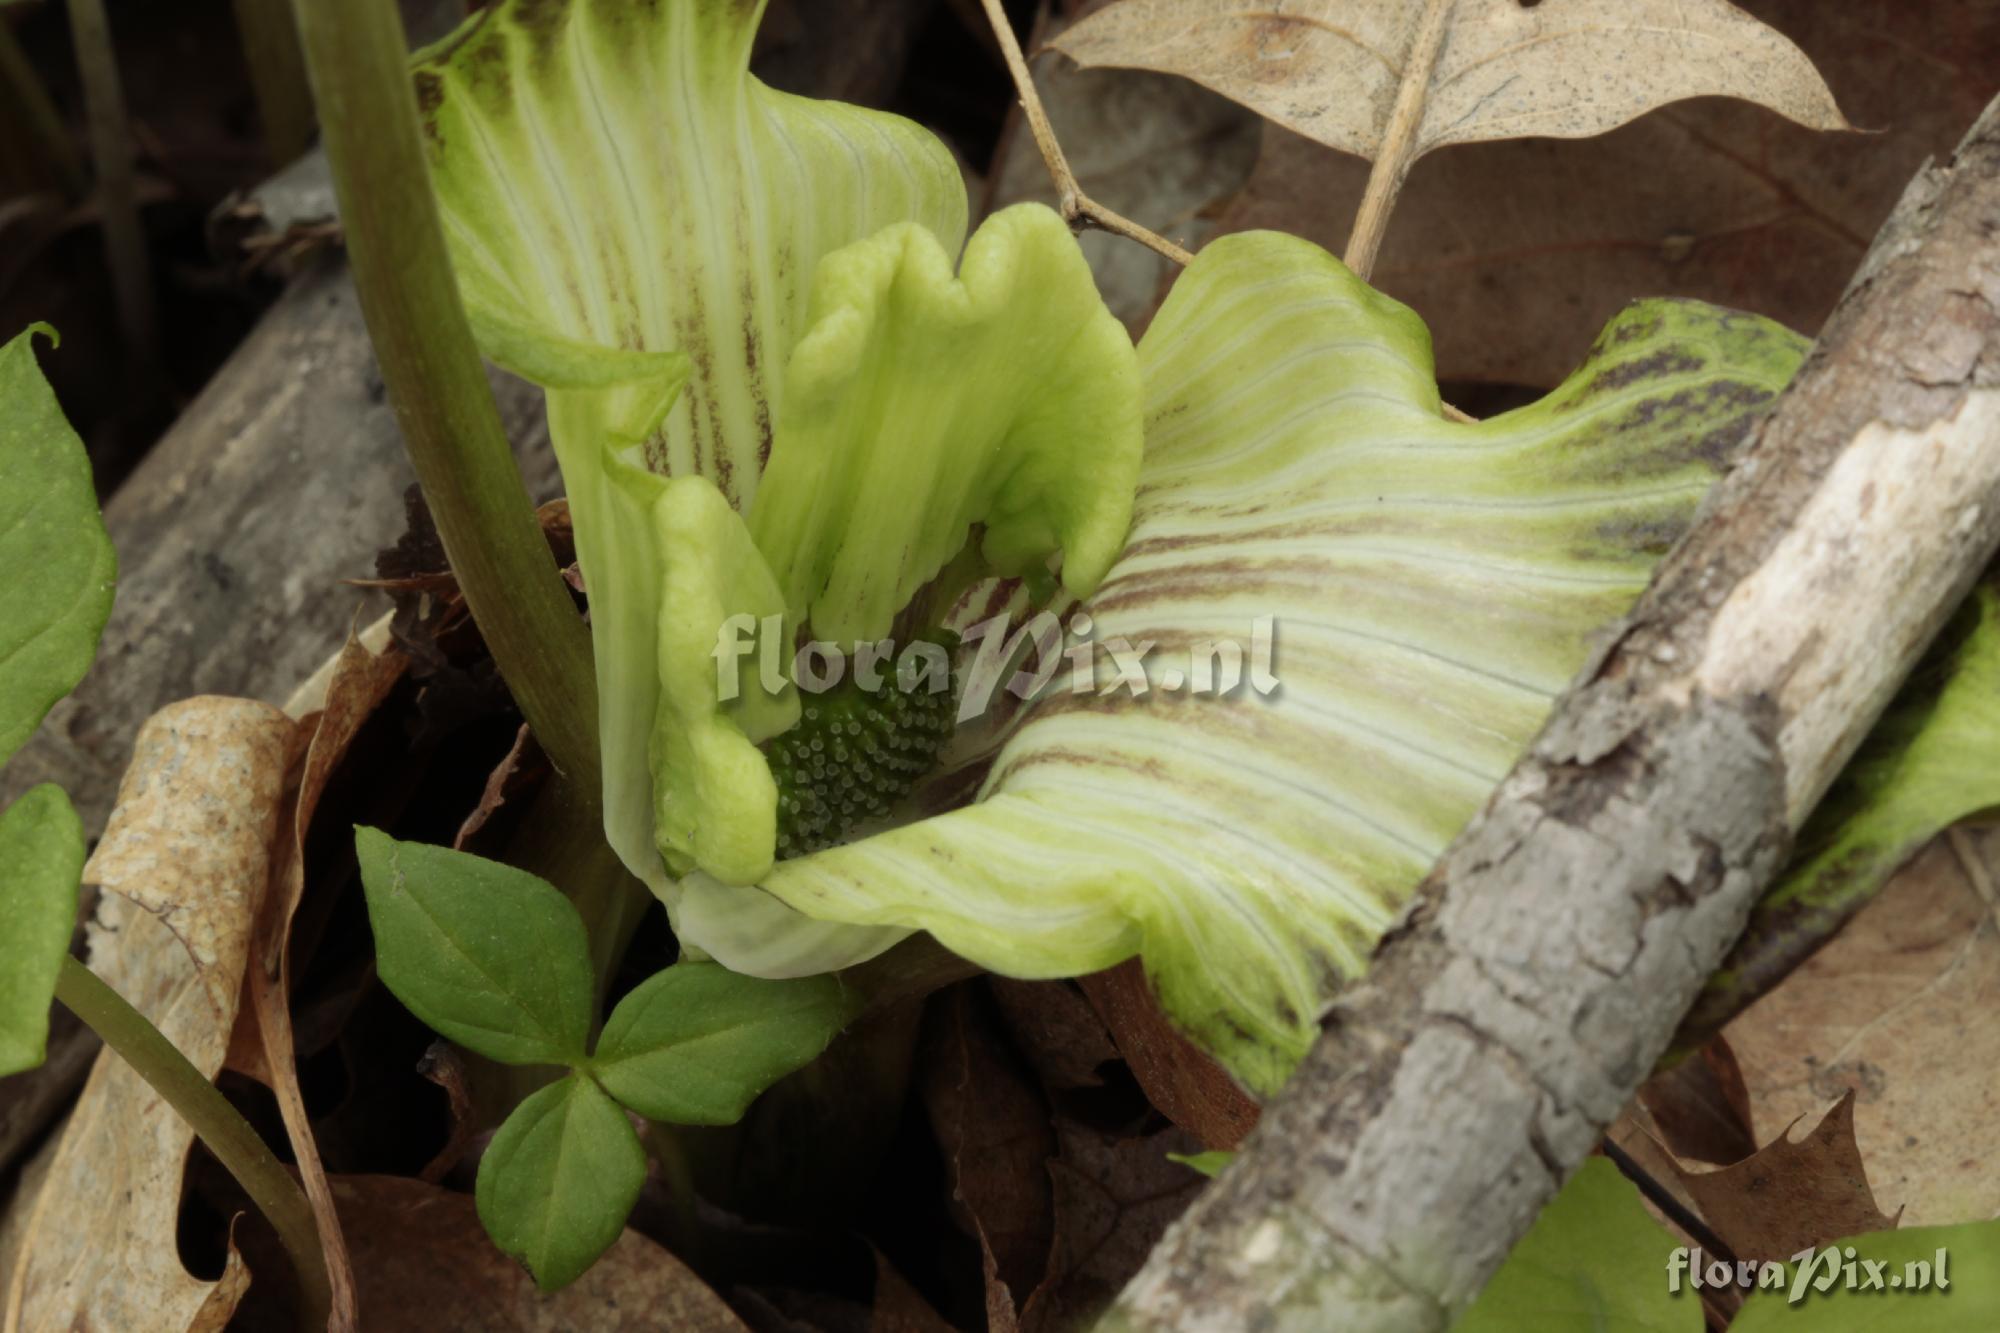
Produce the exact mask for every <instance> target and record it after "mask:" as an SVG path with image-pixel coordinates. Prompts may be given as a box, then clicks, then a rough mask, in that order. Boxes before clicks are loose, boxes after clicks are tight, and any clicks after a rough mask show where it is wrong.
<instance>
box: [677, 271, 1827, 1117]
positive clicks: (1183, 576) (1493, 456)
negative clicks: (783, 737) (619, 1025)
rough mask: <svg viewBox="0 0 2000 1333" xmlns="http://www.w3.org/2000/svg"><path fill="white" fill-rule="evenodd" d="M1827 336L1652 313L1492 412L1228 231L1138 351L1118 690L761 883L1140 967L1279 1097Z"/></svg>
mask: <svg viewBox="0 0 2000 1333" xmlns="http://www.w3.org/2000/svg"><path fill="white" fill-rule="evenodd" d="M1804 349H1805V343H1804V341H1803V340H1802V339H1800V338H1798V337H1796V336H1795V335H1793V334H1790V333H1788V332H1786V331H1785V330H1783V329H1781V328H1779V327H1778V326H1777V325H1775V324H1772V323H1770V322H1768V321H1766V320H1761V319H1757V318H1755V317H1752V316H1747V315H1739V314H1734V313H1730V312H1725V311H1720V310H1716V309H1714V308H1713V307H1709V306H1705V305H1700V304H1697V303H1690V302H1676V301H1661V302H1647V303H1642V304H1640V305H1637V306H1634V307H1632V308H1631V309H1630V310H1628V311H1627V312H1626V313H1625V314H1623V315H1621V316H1620V317H1619V318H1618V319H1617V320H1615V321H1614V322H1613V323H1612V324H1611V325H1610V327H1609V328H1607V329H1606V330H1605V332H1604V334H1603V336H1602V337H1601V338H1600V339H1599V340H1598V343H1597V345H1596V347H1595V348H1594V349H1593V350H1592V352H1591V354H1590V357H1589V358H1588V360H1587V361H1586V362H1585V363H1584V365H1583V366H1582V367H1581V368H1579V369H1578V371H1577V372H1576V374H1575V375H1573V376H1572V377H1571V378H1570V379H1569V380H1568V381H1567V382H1566V383H1565V384H1563V385H1562V386H1561V387H1559V388H1558V389H1556V390H1555V391H1554V392H1553V393H1551V394H1550V395H1549V396H1548V397H1547V398H1545V399H1543V400H1542V401H1541V402H1539V403H1536V404H1534V405H1532V406H1529V407H1526V408H1523V409H1521V410H1519V411H1516V412H1510V413H1507V414H1506V415H1504V416H1500V417H1496V418H1493V419H1492V420H1488V421H1483V422H1480V423H1477V424H1473V425H1466V424H1460V423H1455V422H1452V421H1448V420H1446V419H1445V418H1444V417H1443V415H1442V414H1441V411H1440V405H1439V397H1438V391H1437V385H1436V383H1435V380H1434V377H1433V370H1432V365H1431V358H1430V343H1429V337H1428V334H1427V333H1426V331H1425V329H1424V326H1423V324H1422V323H1421V321H1419V320H1418V319H1417V317H1416V316H1415V315H1414V314H1413V313H1412V312H1411V311H1409V310H1408V309H1406V308H1404V307H1403V306H1401V305H1399V304H1397V303H1396V302H1394V301H1391V300H1389V299H1388V298H1387V297H1384V296H1382V295H1380V294H1379V293H1377V292H1375V291H1373V290H1372V289H1370V288H1369V287H1368V286H1367V285H1366V284H1365V283H1363V282H1361V281H1360V280H1359V279H1357V278H1356V277H1354V275H1353V274H1352V273H1350V272H1348V270H1347V269H1346V268H1344V267H1343V266H1342V265H1341V264H1340V263H1339V262H1338V261H1337V260H1335V259H1333V258H1332V257H1331V256H1329V255H1327V254H1325V253H1324V252H1323V251H1320V250H1319V249H1317V248H1316V247H1314V246H1312V245H1309V244H1308V243H1306V242H1304V241H1301V240H1298V239H1296V238H1292V237H1287V236H1280V235H1276V234H1271V233H1259V234H1248V235H1239V236H1232V237H1228V238H1225V239H1223V240H1220V241H1217V242H1215V243H1213V244H1211V245H1210V246H1209V247H1208V248H1207V249H1205V250H1204V251H1203V252H1202V253H1201V254H1200V255H1199V256H1198V257H1197V258H1196V260H1195V262H1194V264H1193V265H1192V266H1191V267H1190V268H1189V269H1188V270H1187V271H1186V273H1184V274H1183V275H1182V276H1181V278H1180V280H1179V282H1178V283H1177V285H1176V286H1175V288H1174V290H1173V293H1172V294H1171V296H1170V297H1169V299H1168V300H1167V302H1166V304H1165V305H1164V306H1163V308H1162V309H1161V311H1160V313H1159V315H1158V317H1157V318H1156V319H1155V320H1154V322H1153V325H1152V327H1151V329H1150V330H1149V331H1148V333H1147V334H1146V337H1145V339H1144V340H1143V342H1142V343H1141V344H1140V348H1139V353H1140V364H1141V368H1142V371H1143V374H1144V377H1145V386H1146V415H1147V425H1146V431H1147V438H1146V457H1145V461H1144V464H1143V467H1142V471H1141V476H1140V485H1139V494H1138V498H1137V502H1136V504H1135V508H1134V518H1133V525H1132V532H1131V536H1130V539H1129V541H1128V543H1127V545H1126V547H1125V550H1124V552H1123V554H1122V555H1121V556H1120V558H1119V560H1118V562H1117V563H1116V565H1114V566H1113V568H1112V570H1111V572H1110V574H1109V576H1108V577H1107V578H1106V579H1105V581H1104V583H1103V585H1102V586H1101V587H1100V588H1099V589H1098V590H1097V592H1096V593H1095V594H1094V595H1093V596H1092V597H1090V598H1089V599H1088V600H1087V601H1086V603H1085V608H1084V609H1085V610H1086V611H1087V612H1088V613H1089V616H1090V618H1091V620H1092V622H1093V625H1092V633H1091V635H1090V639H1091V641H1092V642H1094V643H1096V644H1098V645H1099V646H1100V647H1099V651H1098V654H1097V667H1098V669H1097V671H1096V672H1095V673H1094V674H1091V673H1086V674H1085V675H1084V678H1083V682H1082V683H1083V684H1084V686H1085V687H1086V688H1085V689H1084V690H1083V692H1081V693H1079V692H1077V691H1076V690H1075V689H1074V688H1073V685H1072V684H1071V671H1070V664H1069V663H1068V662H1067V661H1064V662H1061V663H1059V664H1058V665H1059V667H1060V673H1059V677H1060V679H1059V683H1058V684H1057V687H1056V688H1055V690H1054V692H1053V693H1052V694H1050V695H1049V697H1047V698H1045V699H1043V700H1041V701H1040V702H1038V703H1037V704H1035V705H1034V707H1033V709H1032V711H1031V712H1030V714H1029V716H1028V719H1027V721H1026V722H1025V723H1024V724H1023V725H1021V726H1020V727H1019V728H1018V729H1017V730H1016V731H1014V733H1013V735H1012V737H1011V739H1010V740H1009V741H1008V742H1007V744H1006V746H1005V748H1004V749H1003V750H1002V751H1001V752H1000V754H999V755H998V757H997V758H996V760H995V761H994V763H993V766H992V769H991V772H990V774H989V775H988V777H987V779H986V783H985V786H984V788H983V799H981V800H980V802H979V803H977V804H975V805H972V806H970V807H968V808H965V809H962V810H958V811H955V812H953V813H950V814H947V815H944V816H942V817H938V818H932V819H926V820H922V821H920V822H917V823H914V824H911V825H908V826H906V827H903V828H899V829H896V830H893V831H890V832H886V833H881V834H878V835H876V836H874V837H870V838H866V839H863V840H861V841H859V842H854V843H850V844H847V845H845V846H842V847H837V848H833V849H830V850H828V851H824V852H820V853H817V854H815V855H812V856H808V857H804V858H801V859H798V860H794V861H786V862H783V863H781V864H780V865H779V866H778V867H777V868H776V869H775V870H773V871H772V873H771V874H770V875H769V876H768V877H767V878H766V879H765V880H764V881H763V888H764V889H766V890H767V891H769V892H770V893H771V894H773V895H775V896H776V897H777V898H779V899H781V900H782V901H784V902H786V903H788V904H790V905H791V906H793V907H795V908H797V909H798V910H799V911H800V912H803V913H807V914H809V915H812V916H816V917H819V918H822V919H824V920H828V921H844V922H850V923H856V924H866V925H873V926H880V927H901V928H906V929H908V928H914V929H922V930H927V931H930V932H931V933H932V934H933V935H935V936H936V937H937V938H938V939H939V940H940V941H941V942H943V943H944V944H945V945H946V946H947V947H948V948H950V949H951V950H953V951H954V952H956V953H959V954H961V955H962V956H964V957H966V958H969V959H971V960H973V961H975V962H977V963H980V964H982V965H984V966H986V967H988V968H990V969H992V970H994V971H997V972H1002V973H1006V974H1008V975H1013V976H1023V977H1054V976H1072V975H1078V974H1081V973H1086V972H1092V971H1096V970H1098V969H1100V968H1105V967H1109V966H1111V965H1112V964H1114V963H1117V962H1119V961H1120V960H1122V959H1124V958H1127V957H1130V956H1131V955H1133V954H1134V953H1137V954H1140V955H1142V956H1143V958H1144V960H1145V965H1146V972H1147V975H1148V977H1149V978H1150V980H1151V982H1152V985H1153V988H1154V990H1155V992H1156V993H1157V994H1158V995H1159V997H1160V999H1161V1001H1162V1003H1163V1004H1164V1005H1165V1007H1166V1009H1167V1011H1168V1013H1169V1014H1171V1015H1172V1016H1173V1017H1174V1018H1175V1020H1176V1021H1177V1022H1178V1023H1179V1024H1180V1025H1181V1026H1182V1027H1183V1028H1185V1029H1186V1030H1187V1031H1188V1032H1189V1034H1190V1035H1192V1036H1193V1037H1194V1038H1195V1039H1197V1040H1198V1041H1200V1042H1201V1043H1202V1044H1203V1045H1204V1046H1206V1047H1207V1048H1208V1049H1209V1050H1210V1051H1212V1052H1214V1053H1216V1054H1217V1055H1218V1057H1219V1058H1221V1060H1222V1061H1223V1062H1224V1063H1225V1064H1226V1065H1227V1066H1228V1067H1229V1068H1230V1069H1231V1070H1232V1071H1233V1072H1234V1073H1235V1074H1236V1075H1237V1076H1238V1077H1239V1078H1241V1079H1242V1080H1243V1081H1244V1082H1245V1083H1246V1084H1247V1085H1248V1086H1249V1087H1251V1088H1252V1089H1253V1090H1255V1091H1258V1092H1260V1093H1268V1092H1270V1091H1271V1090H1273V1089H1274V1088H1276V1087H1277V1086H1278V1085H1279V1084H1281V1083H1282V1082H1283V1081H1284V1079H1285V1078H1286V1076H1287V1075H1289V1073H1290V1072H1291V1070H1292V1068H1293V1067H1294V1065H1295V1064H1296V1062H1297V1061H1298V1060H1299V1059H1300V1058H1301V1057H1302V1056H1303V1055H1304V1053H1305V1052H1306V1050H1307V1049H1308V1048H1309V1047H1310V1045H1311V1043H1312V1040H1313V1038H1314V1037H1315V1036H1316V1035H1317V1034H1318V1031H1319V1019H1320V1016H1321V1014H1322V1013H1323V1012H1324V1011H1325V1010H1326V1008H1327V1006H1328V1005H1329V1003H1330V1002H1331V1000H1332V998H1333V996H1334V995H1335V994H1336V993H1337V992H1338V990H1339V988H1340V987H1341V986H1342V985H1343V984H1344V982H1345V981H1346V980H1347V979H1350V978H1352V977H1354V976H1356V975H1357V974H1359V972H1360V971H1361V970H1362V968H1363V967H1364V965H1365V963H1366V961H1367V959H1368V956H1369V954H1370V952H1371V950H1372V948H1373V945H1374V943H1375V941H1376V939H1377V938H1378V937H1379V936H1380V935H1381V933H1382V931H1383V930H1384V929H1385V928H1386V927H1387V925H1388V924H1389V922H1390V921H1391V920H1392V919H1393V917H1394V916H1395V913H1396V912H1397V910H1398V909H1399V908H1400V907H1401V906H1402V904H1403V902H1404V901H1405V900H1406V899H1407V898H1408V896H1409V894H1410V892H1411V891H1412V890H1413V889H1414V887H1415V886H1416V885H1417V883H1418V882H1419V881H1420V880H1421V879H1422V877H1423V875H1424V873H1425V872H1426V870H1428V868H1429V867H1430V865H1431V864H1432V863H1433V862H1434V861H1435V860H1436V859H1437V857H1438V855H1439V854H1440V853H1441V852H1442V851H1443V850H1444V849H1445V847H1446V846H1447V845H1448V844H1449V843H1450V841H1451V839H1452V838H1453V837H1454V836H1455V835H1456V834H1457V832H1458V831H1459V829H1460V828H1461V827H1462V826H1463V825H1464V823H1465V822H1466V820H1467V819H1468V818H1470V817H1471V815H1472V814H1473V812H1475V811H1476V810H1477V809H1478V808H1479V806H1480V804H1481V803H1482V802H1484V801H1485V800H1486V798H1487V796H1488V794H1489V793H1490V792H1491V791H1492V789H1493V787H1494V786H1495V785H1496V784H1497V783H1498V782H1499V781H1500V779H1501V778H1502V777H1504V776H1505V774H1506V773H1507V771H1508V769H1509V768H1510V766H1511V765H1512V764H1513V762H1514V760H1515V758H1516V757H1517V756H1518V755H1519V753H1520V751H1521V749H1522V748H1523V747H1524V746H1525V745H1526V743H1527V742H1528V740H1529V739H1530V737H1532V736H1533V734H1534V732H1535V730H1536V729H1537V728H1538V727H1539V726H1540V725H1541V723H1542V721H1543V719H1544V718H1545V716H1546V715H1547V713H1548V710H1549V707H1550V705H1551V703H1552V701H1553V700H1554V699H1555V697H1556V696H1557V695H1558V694H1559V693H1560V692H1561V691H1562V690H1563V688H1564V687H1565V686H1566V685H1567V683H1568V681H1569V678H1570V676H1571V675H1572V674H1573V673H1574V672H1575V671H1576V670H1577V668H1578V667H1579V666H1581V665H1582V663H1583V661H1584V660H1585V657H1586V656H1587V653H1588V650H1589V646H1590V644H1591V642H1592V636H1593V634H1595V633H1596V632H1598V631H1599V630H1600V629H1601V628H1602V627H1604V626H1606V625H1608V624H1609V623H1610V622H1611V621H1614V620H1615V619H1616V618H1617V617H1618V616H1619V615H1620V614H1622V613H1623V612H1624V611H1625V610H1626V609H1627V608H1628V607H1629V606H1630V605H1631V604H1632V602H1633V601H1634V599H1635V598H1636V597H1637V595H1638V594H1639V592H1640V591H1641V590H1642V589H1643V587H1644V586H1645V582H1646V579H1647V577H1648V574H1649V572H1650V570H1651V567H1652V565H1653V562H1654V561H1655V560H1657V559H1658V557H1659V556H1660V555H1661V554H1662V553H1664V552H1665V550H1666V549H1667V547H1668V546H1669V545H1670V544H1671V543H1672V541H1673V540H1674V539H1675V537H1676V536H1677V535H1678V534H1679V533H1680V532H1681V531H1682V530H1683V528H1684V527H1685V525H1686V524H1687V522H1688V520H1689V518H1690V517H1691V515H1692V514H1693V512H1694V508H1695V506H1696V504H1697V503H1698V502H1699V501H1700V499H1701V497H1702V495H1703V494H1704V493H1705V492H1706V490H1707V488H1708V486H1709V484H1710V483H1711V482H1712V481H1713V479H1714V477H1715V475H1716V473H1717V471H1718V470H1719V469H1720V468H1721V467H1722V466H1724V465H1725V464H1726V463H1727V461H1728V460H1729V457H1730V454H1731V451H1732V449H1733V448H1734V446H1735V445H1736V443H1737V442H1738V441H1740V440H1741V439H1742V438H1743V437H1744V435H1745V434H1746V433H1747V431H1748V430H1749V428H1750V426H1751V424H1752V422H1753V420H1754V417H1755V414H1756V412H1757V410H1758V408H1759V407H1760V406H1761V405H1762V404H1763V403H1764V402H1766V401H1767V400H1769V399H1770V398H1771V397H1772V396H1773V395H1774V394H1776V393H1777V392H1778V390H1779V389H1781V388H1782V387H1783V386H1784V384H1785V383H1786V382H1787V381H1788V379H1789V378H1790V376H1791V375H1792V373H1793V372H1794V370H1796V368H1797V366H1798V364H1799V362H1800V360H1801V359H1802V357H1803V354H1804ZM1120 640H1122V641H1123V645H1122V649H1123V651H1125V652H1126V653H1127V655H1128V656H1130V657H1135V658H1136V657H1141V656H1143V662H1144V668H1145V670H1144V672H1143V674H1142V676H1141V679H1140V681H1139V683H1138V684H1137V685H1134V684H1133V683H1131V682H1130V681H1129V680H1127V679H1125V678H1124V673H1123V672H1122V671H1120V672H1113V671H1112V670H1111V667H1112V665H1113V664H1114V660H1115V659H1114V658H1113V656H1112V653H1111V651H1110V650H1112V649H1118V648H1120V647H1121V645H1120V644H1119V642H1118V641H1120ZM1147 644H1151V645H1152V647H1151V649H1150V652H1147V651H1145V650H1144V648H1143V646H1144V645H1147ZM1225 650H1227V651H1225ZM1231 653H1234V654H1235V656H1236V663H1235V664H1236V666H1237V667H1238V670H1239V674H1240V680H1238V681H1236V682H1235V687H1234V689H1233V690H1229V691H1228V692H1226V693H1225V692H1224V686H1226V685H1228V684H1230V683H1231V673H1230V670H1229V668H1230V665H1231V661H1230V654H1231ZM1260 670H1261V671H1262V672H1263V673H1264V674H1265V675H1267V676H1268V677H1273V678H1275V687H1273V688H1271V689H1270V690H1269V692H1268V693H1266V692H1260V689H1259V686H1258V683H1257V675H1258V673H1259V671H1260ZM1204 672H1206V674H1207V677H1208V684H1209V689H1208V690H1207V691H1206V692H1202V693H1197V690H1196V687H1197V686H1198V685H1199V684H1200V683H1201V682H1202V679H1203V676H1204ZM1265 683H1266V684H1269V683H1270V682H1269V681H1268V680H1267V681H1266V682H1265ZM1172 684H1177V685H1178V688H1169V686H1170V685H1172ZM1139 688H1143V689H1144V690H1145V693H1144V694H1143V695H1138V694H1137V689H1139ZM974 706H977V701H976V700H975V701H974ZM712 951H713V952H715V955H716V957H717V958H718V959H720V960H721V961H723V962H725V963H729V962H732V961H735V960H732V958H731V956H730V955H728V954H727V953H724V952H722V951H720V950H719V949H712Z"/></svg>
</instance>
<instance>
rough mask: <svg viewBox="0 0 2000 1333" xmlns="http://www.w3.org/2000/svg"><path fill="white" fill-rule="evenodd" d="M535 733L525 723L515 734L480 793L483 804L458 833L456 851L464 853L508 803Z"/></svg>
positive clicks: (454, 838) (455, 839)
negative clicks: (511, 743) (522, 761)
mask: <svg viewBox="0 0 2000 1333" xmlns="http://www.w3.org/2000/svg"><path fill="white" fill-rule="evenodd" d="M533 734H534V733H533V732H531V731H529V730H528V724H527V723H525V722H523V723H522V724H521V729H520V730H519V731H517V732H515V733H514V743H513V745H511V746H509V747H508V750H507V754H506V757H504V758H503V759H501V761H500V762H499V764H498V765H496V766H495V767H494V769H493V771H492V772H491V773H489V774H487V775H486V785H485V786H484V787H483V788H481V789H480V792H479V804H478V805H477V806H475V807H473V811H472V813H471V814H469V815H467V816H466V817H465V821H464V822H463V823H461V824H460V825H459V826H458V833H457V835H456V836H455V837H453V838H452V840H451V846H452V850H453V851H461V852H462V851H464V850H465V845H466V844H467V843H469V842H471V841H472V839H473V838H474V837H475V836H477V835H478V833H479V830H481V829H483V828H485V827H486V821H487V820H489V819H491V818H493V815H494V813H495V812H496V811H498V810H499V809H500V807H501V806H503V805H505V804H506V803H507V797H508V795H509V794H510V793H511V792H512V791H513V789H514V787H515V786H516V785H517V783H516V775H517V774H519V772H520V769H521V760H522V758H523V756H525V755H526V754H527V751H528V745H529V743H530V738H531V737H532V736H533Z"/></svg>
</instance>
